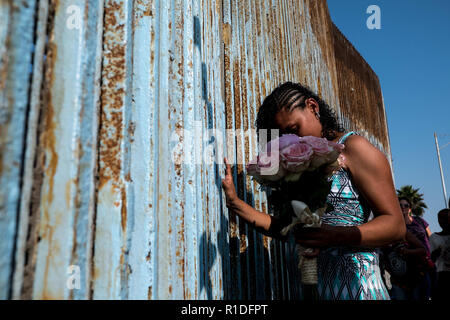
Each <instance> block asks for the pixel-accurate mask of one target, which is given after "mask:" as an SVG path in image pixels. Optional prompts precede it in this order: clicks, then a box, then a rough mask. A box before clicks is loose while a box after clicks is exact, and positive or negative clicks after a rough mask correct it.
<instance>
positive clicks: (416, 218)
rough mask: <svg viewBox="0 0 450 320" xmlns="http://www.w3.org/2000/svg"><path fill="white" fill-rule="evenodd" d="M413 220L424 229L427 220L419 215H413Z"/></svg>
mask: <svg viewBox="0 0 450 320" xmlns="http://www.w3.org/2000/svg"><path fill="white" fill-rule="evenodd" d="M413 220H414V221H416V222H418V223H419V224H420V226H421V227H423V228H424V229H426V228H427V227H428V225H429V224H428V222H426V220H425V219H424V218H422V217H419V216H414V217H413Z"/></svg>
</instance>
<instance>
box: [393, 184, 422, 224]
mask: <svg viewBox="0 0 450 320" xmlns="http://www.w3.org/2000/svg"><path fill="white" fill-rule="evenodd" d="M397 196H398V197H405V198H407V199H409V201H410V202H411V205H412V208H411V209H412V214H413V215H415V216H419V217H421V216H423V214H424V213H425V209H427V208H428V206H427V205H426V204H425V202H424V201H423V194H422V193H419V189H414V188H413V186H411V185H406V186H402V187H401V188H400V189H397Z"/></svg>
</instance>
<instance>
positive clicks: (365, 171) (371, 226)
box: [344, 135, 406, 247]
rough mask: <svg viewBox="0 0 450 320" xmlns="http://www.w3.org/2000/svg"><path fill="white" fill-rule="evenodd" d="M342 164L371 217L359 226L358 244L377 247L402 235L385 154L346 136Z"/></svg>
mask: <svg viewBox="0 0 450 320" xmlns="http://www.w3.org/2000/svg"><path fill="white" fill-rule="evenodd" d="M344 156H345V157H346V161H345V164H346V166H347V167H348V170H349V171H350V173H351V175H352V178H353V182H354V184H355V186H356V188H357V189H358V190H359V191H360V193H361V195H362V196H363V197H364V198H365V199H366V201H367V202H368V203H369V205H370V207H371V209H372V212H373V213H374V216H375V217H374V219H373V220H372V221H369V222H367V223H365V224H363V225H361V226H358V229H359V231H360V232H361V245H362V246H370V247H377V246H382V245H386V244H390V243H392V242H396V241H399V240H402V239H404V238H405V233H406V226H405V221H404V219H403V216H402V213H401V209H400V205H399V202H398V198H397V193H396V191H395V187H394V182H393V180H392V173H391V168H390V165H389V162H388V160H387V159H386V157H385V155H384V154H383V153H381V151H379V150H378V149H377V148H375V147H374V146H373V145H372V144H371V143H370V142H369V141H367V140H366V139H365V138H363V137H361V136H356V135H354V136H350V137H349V138H348V139H347V143H346V149H345V150H344Z"/></svg>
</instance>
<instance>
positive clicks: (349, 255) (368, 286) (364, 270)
mask: <svg viewBox="0 0 450 320" xmlns="http://www.w3.org/2000/svg"><path fill="white" fill-rule="evenodd" d="M352 134H356V133H355V132H353V131H352V132H349V133H347V134H345V135H344V136H342V138H341V139H340V140H339V143H345V140H346V139H347V137H348V136H350V135H352ZM330 179H331V180H332V187H331V191H330V193H329V194H328V198H327V203H329V205H332V206H333V210H332V211H330V212H327V213H326V214H325V215H324V216H323V218H322V223H323V224H326V225H332V226H357V225H360V224H363V223H366V222H367V221H368V220H369V216H370V212H371V210H370V207H369V206H368V204H367V203H366V202H365V200H364V199H363V198H362V197H361V196H360V195H359V192H358V190H357V189H356V188H355V187H354V186H353V184H352V181H351V179H350V173H349V172H347V171H346V170H344V169H343V168H341V169H340V170H339V171H338V172H337V173H335V174H334V175H333V176H332V177H331V178H330ZM317 262H318V282H319V283H318V294H319V299H321V300H389V299H390V298H389V294H388V292H387V289H386V287H385V285H384V283H383V281H382V278H381V273H380V268H379V256H378V253H377V251H376V250H374V249H365V248H359V247H358V248H350V247H333V248H327V249H325V250H321V252H320V254H319V256H318V261H317Z"/></svg>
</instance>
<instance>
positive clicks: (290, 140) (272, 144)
mask: <svg viewBox="0 0 450 320" xmlns="http://www.w3.org/2000/svg"><path fill="white" fill-rule="evenodd" d="M299 141H300V137H299V136H297V135H296V134H283V135H282V136H281V137H278V138H276V139H273V140H270V141H269V143H268V144H267V152H271V151H272V149H275V150H274V151H277V150H278V151H280V150H283V149H284V148H286V147H287V146H289V145H291V144H294V143H298V142H299ZM277 144H278V147H277Z"/></svg>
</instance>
